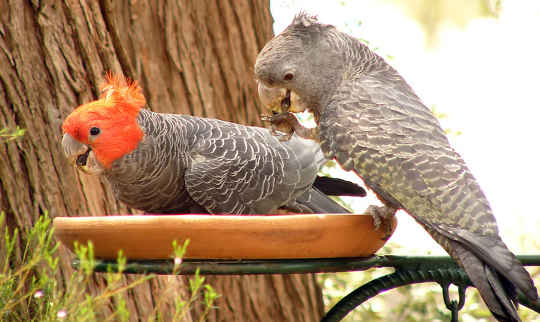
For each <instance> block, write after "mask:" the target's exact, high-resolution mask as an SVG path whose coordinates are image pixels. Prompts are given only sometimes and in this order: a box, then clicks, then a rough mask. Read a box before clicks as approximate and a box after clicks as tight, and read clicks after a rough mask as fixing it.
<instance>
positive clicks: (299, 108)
mask: <svg viewBox="0 0 540 322" xmlns="http://www.w3.org/2000/svg"><path fill="white" fill-rule="evenodd" d="M257 91H258V92H259V98H260V99H261V102H262V104H263V105H264V107H265V108H266V109H268V110H270V111H272V112H275V113H278V114H279V113H285V112H293V113H298V112H303V111H305V110H306V109H308V108H307V106H306V105H305V104H304V102H303V101H302V99H301V98H300V96H298V95H297V94H296V93H295V92H294V91H293V90H290V89H288V88H284V87H271V86H268V85H266V84H265V83H264V82H262V81H260V80H258V81H257Z"/></svg>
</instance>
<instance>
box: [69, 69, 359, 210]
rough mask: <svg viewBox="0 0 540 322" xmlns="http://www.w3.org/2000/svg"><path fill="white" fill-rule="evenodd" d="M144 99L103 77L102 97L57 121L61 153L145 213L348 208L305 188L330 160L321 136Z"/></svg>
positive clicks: (134, 88) (342, 184)
mask: <svg viewBox="0 0 540 322" xmlns="http://www.w3.org/2000/svg"><path fill="white" fill-rule="evenodd" d="M144 105H145V98H144V96H143V94H142V91H141V89H140V87H139V86H137V85H136V83H131V84H128V83H126V81H125V80H123V79H120V78H118V77H116V78H115V77H109V78H108V83H106V84H105V86H104V88H103V94H102V96H101V98H100V99H99V100H96V101H93V102H90V103H88V104H84V105H82V106H80V107H78V108H77V109H76V110H75V111H74V112H73V113H71V114H70V115H69V116H68V117H67V118H66V120H65V121H64V123H63V127H62V128H63V132H64V137H63V139H62V145H63V148H64V151H65V153H66V155H67V156H68V158H70V159H71V160H72V161H73V162H74V163H75V164H76V165H77V166H79V167H81V168H82V169H83V170H85V171H87V172H89V173H94V174H102V175H104V176H105V177H106V178H107V179H108V181H109V182H110V183H111V185H112V188H113V190H114V192H115V194H116V196H117V197H118V198H119V199H120V200H121V201H122V202H124V203H125V204H127V205H128V206H130V207H133V208H137V209H142V210H144V211H147V212H151V213H229V214H266V213H272V212H275V211H276V210H277V209H278V208H285V209H287V210H289V211H293V212H301V213H305V212H309V213H345V212H347V210H346V209H345V208H343V207H341V206H340V205H339V204H337V203H336V202H335V201H333V200H332V199H330V198H329V197H328V196H326V195H325V194H323V193H321V192H320V191H319V190H317V189H315V188H313V187H312V184H313V183H314V180H315V179H316V175H317V172H318V171H319V168H320V167H321V166H322V165H323V164H324V163H325V162H326V161H327V160H326V159H325V158H324V156H323V154H322V152H321V150H320V148H319V146H318V144H316V143H314V142H312V141H309V140H305V139H301V138H299V137H293V138H292V139H291V140H290V141H289V142H280V141H279V140H277V139H276V138H275V137H274V136H272V135H271V134H270V132H269V131H268V130H267V129H264V128H257V127H249V126H243V125H239V124H234V123H229V122H224V121H220V120H215V119H204V118H198V117H193V116H188V115H173V114H159V113H154V112H151V111H149V110H146V109H143V108H142V107H143V106H144ZM329 181H330V182H329ZM317 182H318V184H320V185H321V187H322V188H323V189H329V191H327V192H330V193H331V191H332V190H335V189H334V188H335V187H333V186H332V185H333V184H336V185H337V186H336V187H338V189H341V188H343V187H344V188H345V190H344V191H339V192H338V193H344V194H353V195H365V191H364V190H363V189H362V188H361V187H358V186H354V185H352V184H350V183H348V182H344V181H341V180H336V181H333V180H332V179H328V178H318V179H317ZM351 187H352V190H351V189H350V188H351Z"/></svg>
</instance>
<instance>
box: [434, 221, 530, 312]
mask: <svg viewBox="0 0 540 322" xmlns="http://www.w3.org/2000/svg"><path fill="white" fill-rule="evenodd" d="M424 227H426V226H424ZM426 230H427V231H428V232H429V233H430V234H431V235H432V236H433V238H434V239H435V240H436V241H437V242H438V243H439V244H441V246H443V247H444V248H445V249H446V251H447V252H448V253H449V254H450V255H451V256H452V257H453V258H454V259H455V260H456V261H457V262H458V264H460V266H461V267H462V268H463V269H464V270H465V272H466V273H467V275H468V276H469V278H470V279H471V282H472V283H473V284H474V286H475V287H476V288H477V289H478V291H479V293H480V296H481V297H482V299H483V300H484V302H485V303H486V305H487V306H488V308H489V310H490V311H491V312H492V313H493V316H495V317H496V318H497V320H499V321H521V319H520V318H519V316H518V314H517V306H518V301H517V289H519V290H521V291H522V292H523V294H525V296H527V297H528V298H530V299H531V300H537V299H538V293H537V290H536V287H535V286H534V283H533V281H532V278H531V276H530V274H529V273H528V272H527V271H526V270H525V268H524V267H523V265H522V264H521V263H520V262H519V260H518V259H517V257H516V256H515V255H514V254H512V252H510V250H509V249H508V248H507V247H506V245H505V244H504V242H503V241H502V240H501V239H500V238H499V237H498V236H481V235H476V234H474V233H472V232H469V231H466V230H463V229H454V230H452V229H450V228H448V227H446V229H443V230H434V229H430V228H429V227H426Z"/></svg>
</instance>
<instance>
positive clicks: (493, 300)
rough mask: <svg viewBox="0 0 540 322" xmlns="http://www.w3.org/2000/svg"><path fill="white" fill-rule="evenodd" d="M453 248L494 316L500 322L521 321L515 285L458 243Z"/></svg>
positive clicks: (453, 243)
mask: <svg viewBox="0 0 540 322" xmlns="http://www.w3.org/2000/svg"><path fill="white" fill-rule="evenodd" d="M452 247H453V253H454V254H453V255H454V256H455V257H457V258H458V260H459V262H460V263H461V266H462V267H463V269H464V270H465V272H466V273H467V275H468V276H469V278H470V279H471V282H472V283H473V284H474V286H475V287H476V288H477V289H478V292H479V293H480V296H481V297H482V299H483V300H484V302H485V303H486V305H487V307H488V308H489V310H490V311H491V313H492V314H493V316H494V317H495V318H497V320H499V321H521V319H520V318H519V316H518V314H517V307H518V302H517V292H516V287H515V286H514V284H512V283H511V282H510V281H509V280H508V279H507V278H506V277H505V276H503V275H502V274H499V273H498V272H497V271H495V270H494V269H492V268H491V267H490V266H489V265H487V264H486V263H484V262H482V261H481V260H480V259H479V258H478V257H476V255H475V254H473V253H472V252H470V251H469V250H467V249H465V248H464V247H463V246H461V245H460V244H458V243H457V242H452Z"/></svg>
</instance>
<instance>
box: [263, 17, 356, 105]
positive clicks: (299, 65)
mask: <svg viewBox="0 0 540 322" xmlns="http://www.w3.org/2000/svg"><path fill="white" fill-rule="evenodd" d="M349 38H351V37H349V36H347V35H346V34H343V33H341V32H339V31H337V30H336V28H335V27H334V26H331V25H325V24H321V23H319V22H318V21H317V19H316V18H315V17H313V16H309V15H307V14H306V13H303V12H301V13H299V14H298V15H296V16H295V17H294V20H293V21H292V23H291V24H290V25H289V26H288V27H287V28H286V29H285V30H284V31H283V32H282V33H280V34H279V35H277V36H276V37H274V38H273V39H272V40H271V41H270V42H268V43H267V44H266V46H264V48H263V49H262V50H261V52H260V53H259V55H258V57H257V61H256V63H255V76H256V78H257V81H258V82H259V95H260V96H261V100H262V102H263V104H264V105H266V107H268V108H270V109H272V110H273V111H275V112H284V110H283V109H287V108H288V107H289V105H290V109H288V110H290V111H292V112H300V111H303V110H304V109H313V110H315V111H316V112H318V111H320V107H321V106H320V105H321V103H322V102H323V101H324V100H325V98H326V97H325V95H327V94H328V93H331V92H332V91H333V89H334V88H336V87H337V86H338V85H339V82H340V81H341V79H342V78H343V75H344V73H345V72H346V71H345V68H347V65H348V64H346V61H344V60H345V59H346V56H347V55H348V52H350V50H347V48H349V49H351V48H350V46H348V45H349V44H348V42H349V41H350V39H349ZM283 100H287V101H288V102H287V103H288V104H285V105H286V106H283V105H284V104H282V103H283Z"/></svg>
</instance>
